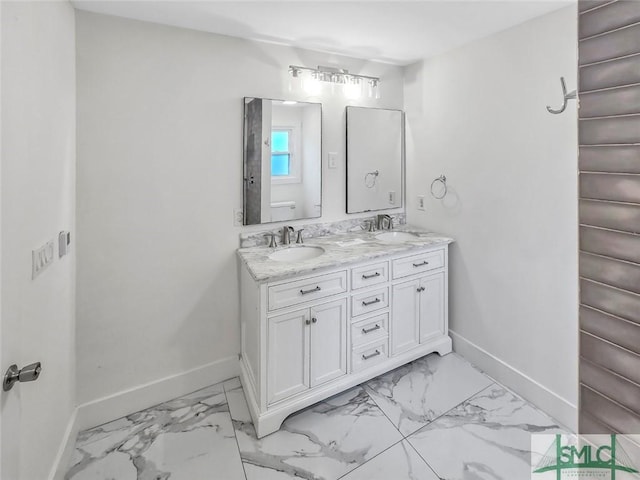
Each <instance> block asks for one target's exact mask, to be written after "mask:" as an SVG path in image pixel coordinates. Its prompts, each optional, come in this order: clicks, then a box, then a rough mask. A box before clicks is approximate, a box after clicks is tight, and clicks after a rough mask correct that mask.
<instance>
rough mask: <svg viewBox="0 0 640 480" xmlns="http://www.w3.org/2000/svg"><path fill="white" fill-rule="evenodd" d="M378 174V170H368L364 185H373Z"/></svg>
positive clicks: (368, 186)
mask: <svg viewBox="0 0 640 480" xmlns="http://www.w3.org/2000/svg"><path fill="white" fill-rule="evenodd" d="M378 175H380V172H379V171H378V170H374V171H373V172H368V173H367V174H365V176H364V186H365V187H367V188H373V187H375V185H376V180H377V179H378Z"/></svg>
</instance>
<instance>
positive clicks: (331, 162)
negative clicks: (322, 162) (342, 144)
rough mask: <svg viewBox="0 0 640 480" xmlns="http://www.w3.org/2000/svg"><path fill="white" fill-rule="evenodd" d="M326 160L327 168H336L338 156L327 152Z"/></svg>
mask: <svg viewBox="0 0 640 480" xmlns="http://www.w3.org/2000/svg"><path fill="white" fill-rule="evenodd" d="M327 159H328V161H327V163H328V167H329V168H338V154H337V153H336V152H329V153H328V154H327Z"/></svg>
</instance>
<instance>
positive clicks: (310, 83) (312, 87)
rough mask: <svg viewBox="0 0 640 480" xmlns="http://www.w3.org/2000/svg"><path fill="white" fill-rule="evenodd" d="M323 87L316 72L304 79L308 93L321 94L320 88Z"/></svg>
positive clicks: (311, 94)
mask: <svg viewBox="0 0 640 480" xmlns="http://www.w3.org/2000/svg"><path fill="white" fill-rule="evenodd" d="M321 89H322V85H320V80H318V77H317V76H316V74H315V73H314V74H312V75H309V76H307V78H305V80H304V91H305V93H306V94H307V95H310V96H316V95H319V94H320V90H321Z"/></svg>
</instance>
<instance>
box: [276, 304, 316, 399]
mask: <svg viewBox="0 0 640 480" xmlns="http://www.w3.org/2000/svg"><path fill="white" fill-rule="evenodd" d="M268 323H269V326H268V332H267V336H268V337H267V338H268V339H267V352H268V353H267V357H268V358H267V372H268V378H267V403H269V404H271V403H274V402H277V401H279V400H283V399H285V398H287V397H290V396H291V395H294V394H296V393H298V392H302V391H304V390H306V389H308V388H309V329H310V324H311V320H310V317H309V309H308V308H305V309H304V310H298V311H295V312H292V313H286V314H284V315H278V316H277V317H271V318H270V319H269V320H268Z"/></svg>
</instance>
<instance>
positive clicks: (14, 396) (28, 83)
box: [0, 2, 76, 480]
mask: <svg viewBox="0 0 640 480" xmlns="http://www.w3.org/2000/svg"><path fill="white" fill-rule="evenodd" d="M74 20H75V14H74V11H73V7H72V6H71V5H70V4H69V3H68V2H0V31H1V32H0V39H1V40H0V44H1V48H0V56H1V57H2V58H1V62H0V63H1V65H2V76H1V85H0V104H1V108H0V111H1V112H2V115H1V122H0V124H1V125H0V137H1V138H0V146H1V150H0V158H1V165H0V172H1V173H0V181H1V185H0V203H1V206H2V208H1V215H0V217H1V218H0V257H1V258H0V289H1V291H0V378H2V377H4V374H5V372H6V370H7V368H8V367H9V366H10V365H12V364H16V365H17V367H18V368H22V367H24V366H25V365H27V364H30V363H33V362H37V361H41V362H42V374H41V375H40V378H39V379H38V380H37V381H36V382H32V383H17V384H15V385H14V386H13V388H12V389H11V390H10V391H8V392H5V391H3V390H0V422H1V423H0V429H1V430H0V478H2V480H16V479H18V480H41V479H46V478H50V474H51V471H52V469H53V467H54V466H55V465H56V458H57V455H58V452H59V451H60V448H61V447H62V445H63V444H64V442H65V432H66V431H67V427H68V426H69V422H70V420H71V417H72V414H73V411H74V409H75V403H76V401H75V371H74V368H75V367H74V365H75V339H74V334H75V321H74V315H75V313H74V312H75V305H74V288H75V287H74V285H75V283H74V276H75V264H74V263H75V262H74V256H75V231H74V230H75V227H74V219H75V200H74V195H75V193H74V192H75V143H76V142H75V129H76V125H75V110H76V108H75V85H74V84H75V39H74ZM61 230H69V231H72V232H74V233H73V236H72V241H73V243H72V248H71V252H70V253H69V254H68V255H66V256H64V257H62V258H59V257H58V250H57V249H58V246H57V241H56V240H57V236H58V233H59V232H60V231H61ZM50 240H54V241H55V258H54V261H53V263H51V264H50V265H49V267H47V269H46V270H44V271H42V273H40V275H38V276H37V277H36V278H32V271H31V268H32V267H31V261H32V253H31V251H32V250H34V249H37V248H39V247H41V246H43V245H46V244H47V242H48V241H50Z"/></svg>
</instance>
